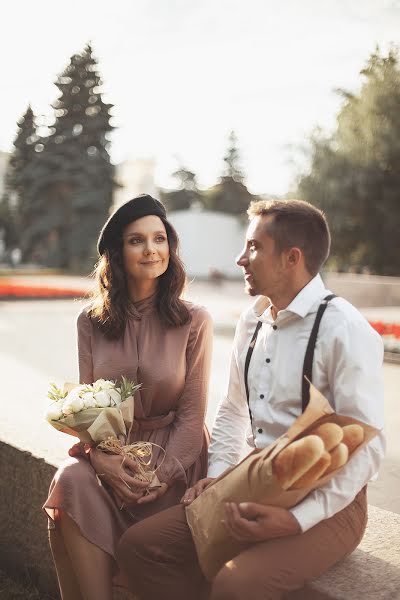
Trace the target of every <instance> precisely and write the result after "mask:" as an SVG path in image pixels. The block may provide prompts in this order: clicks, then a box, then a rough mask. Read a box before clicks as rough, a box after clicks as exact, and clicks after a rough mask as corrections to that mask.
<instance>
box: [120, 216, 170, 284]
mask: <svg viewBox="0 0 400 600" xmlns="http://www.w3.org/2000/svg"><path fill="white" fill-rule="evenodd" d="M122 256H123V263H124V268H125V272H126V274H127V277H128V278H130V279H131V280H133V281H134V282H135V281H138V282H139V281H144V280H149V279H156V278H157V277H160V275H162V274H163V273H165V271H166V270H167V268H168V264H169V244H168V238H167V232H166V230H165V226H164V223H163V222H162V221H161V219H160V217H157V216H156V215H147V216H146V217H142V218H141V219H137V220H136V221H133V222H132V223H129V225H127V226H126V227H125V229H124V232H123V249H122Z"/></svg>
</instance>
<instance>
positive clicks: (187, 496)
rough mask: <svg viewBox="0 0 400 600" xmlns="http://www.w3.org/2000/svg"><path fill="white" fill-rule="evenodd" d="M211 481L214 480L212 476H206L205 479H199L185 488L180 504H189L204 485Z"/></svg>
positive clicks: (202, 489)
mask: <svg viewBox="0 0 400 600" xmlns="http://www.w3.org/2000/svg"><path fill="white" fill-rule="evenodd" d="M212 481H214V478H213V477H206V478H205V479H200V481H198V482H197V483H196V485H194V486H193V487H191V488H189V489H187V490H186V492H185V493H184V495H183V496H182V498H181V504H184V505H185V506H189V504H191V503H192V502H193V500H195V499H196V498H197V496H200V494H201V493H202V492H204V490H205V489H206V487H207V486H208V485H210V483H211V482H212Z"/></svg>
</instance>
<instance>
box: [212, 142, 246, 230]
mask: <svg viewBox="0 0 400 600" xmlns="http://www.w3.org/2000/svg"><path fill="white" fill-rule="evenodd" d="M224 163H225V165H224V172H223V174H222V175H221V177H220V180H219V182H218V183H217V185H215V186H214V187H212V188H210V189H209V190H207V191H206V192H205V194H204V197H205V204H206V206H207V208H209V209H210V210H215V211H218V212H224V213H227V214H233V215H240V216H242V217H243V219H244V218H245V217H246V211H247V208H248V206H249V204H250V202H251V201H252V200H255V199H256V197H255V196H253V195H252V194H251V193H250V192H249V190H248V189H247V187H246V185H245V184H244V174H243V172H242V170H241V168H240V153H239V149H238V146H237V137H236V134H235V132H234V131H231V133H230V134H229V138H228V148H227V152H226V155H225V156H224Z"/></svg>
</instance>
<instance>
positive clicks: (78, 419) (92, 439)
mask: <svg viewBox="0 0 400 600" xmlns="http://www.w3.org/2000/svg"><path fill="white" fill-rule="evenodd" d="M74 387H77V386H76V384H72V383H66V384H65V385H64V391H66V392H70V391H71V390H72V389H74ZM134 413H135V404H134V400H133V397H132V396H131V397H129V398H127V399H126V400H124V401H123V402H121V404H118V405H117V406H107V407H105V408H85V409H84V410H82V411H80V412H78V413H74V414H72V415H68V416H67V417H63V418H62V419H60V420H59V421H51V425H52V426H53V427H55V429H58V431H62V432H63V433H68V434H69V435H73V436H75V437H77V438H79V439H80V441H81V442H85V443H88V444H91V443H95V444H99V443H100V442H102V441H104V440H106V439H107V438H108V437H115V438H117V439H118V437H119V436H123V437H124V440H125V441H126V440H127V436H128V433H129V430H130V428H131V426H132V423H133V420H134Z"/></svg>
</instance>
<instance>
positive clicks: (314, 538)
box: [119, 200, 384, 600]
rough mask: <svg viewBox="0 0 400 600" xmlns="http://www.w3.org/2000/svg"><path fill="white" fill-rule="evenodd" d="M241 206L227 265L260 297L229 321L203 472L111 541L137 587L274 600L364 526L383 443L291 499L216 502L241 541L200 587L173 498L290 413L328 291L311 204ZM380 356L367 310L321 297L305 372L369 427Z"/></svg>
mask: <svg viewBox="0 0 400 600" xmlns="http://www.w3.org/2000/svg"><path fill="white" fill-rule="evenodd" d="M248 213H249V218H250V225H249V228H248V231H247V236H246V243H245V247H244V250H243V252H242V254H241V255H240V256H239V258H238V260H237V264H238V265H239V266H240V267H242V269H243V273H244V278H245V281H246V289H247V291H248V293H249V294H250V295H252V296H259V298H258V299H257V300H256V302H255V304H254V306H253V307H251V308H250V309H249V310H247V311H245V313H244V314H243V315H242V316H241V319H240V321H239V323H238V326H237V329H236V335H235V340H234V346H233V354H232V362H231V372H230V379H229V385H228V392H227V395H226V397H225V398H224V399H223V401H222V403H221V406H220V408H219V412H218V415H217V418H216V423H215V426H214V429H213V433H212V441H211V445H210V464H209V477H208V478H207V479H205V480H202V481H200V482H198V483H197V484H196V485H195V486H194V488H191V489H189V490H188V491H187V492H186V493H185V495H184V497H183V505H181V506H178V507H173V508H172V509H169V510H168V511H164V512H163V513H159V514H158V515H156V516H155V517H151V518H149V519H146V520H144V521H142V522H141V523H140V524H138V525H135V526H134V527H132V528H131V529H130V530H129V531H128V532H127V533H126V534H125V535H124V536H123V538H122V540H121V544H120V551H119V558H120V562H121V564H122V565H123V568H124V570H125V571H126V573H127V575H128V577H129V579H130V582H131V586H132V590H135V591H136V593H139V594H140V595H141V597H143V598H155V597H161V598H163V599H165V600H170V599H171V600H172V598H174V599H175V600H181V599H182V600H183V599H184V598H185V599H187V598H191V599H193V598H205V597H209V598H211V599H212V600H235V599H238V600H239V599H243V598H249V600H250V599H251V600H261V599H263V600H265V599H268V600H277V599H280V598H283V597H284V595H285V594H286V593H287V592H289V591H291V590H295V589H298V588H301V587H303V585H304V583H305V582H307V581H309V580H312V579H314V578H316V577H318V576H319V575H320V574H321V573H323V572H324V571H325V570H327V569H328V568H329V567H331V566H332V565H333V564H335V563H336V562H337V561H339V560H340V559H342V558H343V557H344V556H346V555H347V554H349V553H350V552H352V551H353V550H354V549H355V548H356V546H357V545H358V544H359V542H360V540H361V538H362V536H363V533H364V529H365V525H366V520H367V502H366V484H367V482H368V481H369V480H370V479H371V477H374V476H375V475H376V473H377V471H378V468H379V464H380V461H381V459H382V457H383V454H384V438H383V434H382V433H381V434H379V435H378V436H377V437H376V438H374V439H373V440H372V441H371V442H370V443H369V444H368V445H366V446H365V448H364V449H362V450H361V451H360V452H359V453H358V454H356V455H355V456H354V457H352V459H351V460H350V461H349V463H348V464H347V465H345V467H344V468H343V469H342V470H341V471H340V472H339V473H338V474H337V475H335V476H334V477H333V478H332V479H331V481H329V483H327V484H326V485H324V486H323V487H320V488H319V489H317V490H315V491H313V492H312V493H310V494H309V495H308V496H307V497H306V498H305V499H304V500H303V501H302V502H300V503H299V504H298V505H297V506H295V507H294V508H292V509H290V510H286V509H283V508H278V507H272V506H264V505H259V504H254V503H242V504H239V505H236V504H233V503H229V504H227V506H226V518H225V525H226V527H227V529H228V531H229V532H230V533H231V535H232V536H233V537H234V538H236V539H238V540H240V541H242V542H245V543H246V544H247V549H246V550H244V551H243V552H242V553H240V554H239V555H238V556H237V557H235V558H234V559H233V560H232V561H230V562H229V563H227V564H226V565H225V566H224V567H223V568H222V569H221V570H220V571H219V573H218V574H217V576H216V577H215V579H214V581H213V582H212V583H211V585H210V586H207V584H206V582H205V580H204V578H203V576H202V574H201V571H200V569H199V566H198V563H197V561H196V554H195V549H194V544H193V541H192V539H191V536H190V532H189V529H188V526H187V524H186V520H185V515H184V508H183V507H184V506H185V505H188V504H190V503H191V502H192V501H193V500H194V498H196V497H197V496H198V495H199V494H201V492H202V491H203V490H204V488H205V487H206V486H207V485H208V484H209V483H210V482H211V481H212V478H214V477H217V476H218V475H220V474H221V473H222V472H223V471H224V470H225V469H226V468H228V467H230V466H231V465H234V464H236V463H237V462H238V460H239V459H240V457H241V455H242V453H243V450H244V448H245V445H246V437H247V442H248V443H249V444H251V445H253V446H256V447H258V448H264V447H266V446H267V445H268V444H270V443H271V442H272V441H273V440H275V439H276V438H277V437H278V436H280V435H282V434H283V433H284V432H285V431H286V430H287V429H288V427H289V426H290V424H291V423H292V422H293V421H294V420H295V419H296V418H297V417H298V416H299V415H300V413H301V411H302V380H303V363H304V357H305V353H306V347H307V345H308V342H309V339H310V334H311V330H312V328H313V325H314V322H315V319H316V314H317V310H318V308H319V306H320V305H321V303H323V302H324V298H326V297H327V296H329V294H330V292H329V291H328V290H327V289H325V287H324V284H323V282H322V280H321V278H320V276H319V275H318V272H319V270H320V269H321V267H322V265H323V263H324V262H325V260H326V258H327V257H328V254H329V247H330V234H329V229H328V225H327V222H326V220H325V217H324V215H323V214H322V213H321V212H320V211H319V210H318V209H316V208H315V207H313V206H312V205H310V204H308V203H306V202H302V201H298V200H291V201H260V202H256V203H253V204H252V205H251V206H250V209H249V211H248ZM325 302H328V301H325ZM258 322H261V326H260V328H259V330H258V335H257V337H256V342H255V345H254V349H253V353H252V355H251V360H250V363H248V361H249V358H248V356H249V352H248V349H249V346H250V343H251V340H252V339H253V335H254V332H255V328H256V325H257V323H258ZM246 358H247V360H246ZM382 358H383V348H382V342H381V340H380V337H379V336H378V335H377V334H376V332H375V331H374V330H373V329H372V328H371V327H370V326H369V324H368V323H367V321H366V320H365V319H364V318H363V317H362V316H361V315H360V313H359V312H358V311H357V310H356V309H355V308H354V307H353V306H352V305H351V304H349V303H348V302H347V301H346V300H344V299H343V298H336V297H335V298H333V299H331V300H330V301H329V302H328V303H327V308H326V310H325V313H324V315H323V316H322V319H321V322H320V327H319V333H318V336H317V341H316V345H315V353H314V357H313V363H312V371H311V373H312V381H313V383H314V385H315V386H316V387H317V388H318V389H319V390H320V391H321V392H322V394H324V396H325V397H326V398H327V399H328V400H329V401H330V403H331V405H332V407H333V408H334V410H335V411H336V412H337V413H339V414H341V415H348V416H351V417H354V418H356V419H359V420H360V421H363V422H365V423H368V424H370V425H372V426H374V427H377V428H378V429H381V428H382V427H383V389H382V381H381V365H382ZM246 363H247V368H246ZM246 371H247V381H246V377H245V372H246ZM246 385H247V389H246ZM247 393H248V398H249V403H247Z"/></svg>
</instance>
